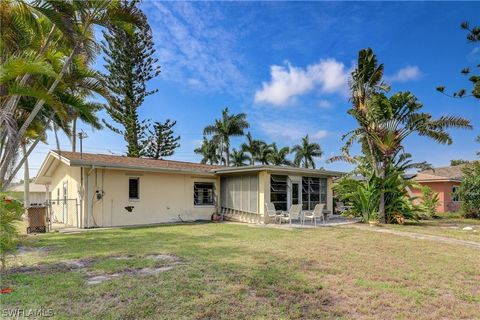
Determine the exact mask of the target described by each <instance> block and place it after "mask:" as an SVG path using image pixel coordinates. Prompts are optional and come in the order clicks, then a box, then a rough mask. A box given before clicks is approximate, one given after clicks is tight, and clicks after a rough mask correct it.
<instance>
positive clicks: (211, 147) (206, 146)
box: [194, 137, 220, 165]
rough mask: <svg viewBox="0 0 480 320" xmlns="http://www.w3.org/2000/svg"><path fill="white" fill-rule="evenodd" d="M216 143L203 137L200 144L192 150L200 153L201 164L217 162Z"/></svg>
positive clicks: (218, 158) (218, 160)
mask: <svg viewBox="0 0 480 320" xmlns="http://www.w3.org/2000/svg"><path fill="white" fill-rule="evenodd" d="M217 148H218V144H217V143H216V142H215V141H213V140H208V139H207V138H206V137H203V142H202V145H201V146H200V147H198V148H196V149H195V150H194V152H195V153H196V154H199V155H201V156H202V157H203V158H202V160H201V161H200V162H201V163H203V164H206V163H208V164H212V165H213V164H219V163H220V156H219V154H218V150H217Z"/></svg>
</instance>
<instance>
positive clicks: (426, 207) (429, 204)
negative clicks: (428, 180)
mask: <svg viewBox="0 0 480 320" xmlns="http://www.w3.org/2000/svg"><path fill="white" fill-rule="evenodd" d="M420 190H421V191H422V206H421V209H422V213H423V214H424V215H425V216H426V217H427V218H436V217H437V206H438V202H439V198H438V193H436V192H434V191H433V190H432V189H431V188H430V187H428V186H421V187H420Z"/></svg>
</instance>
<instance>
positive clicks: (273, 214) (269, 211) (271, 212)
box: [265, 202, 280, 223]
mask: <svg viewBox="0 0 480 320" xmlns="http://www.w3.org/2000/svg"><path fill="white" fill-rule="evenodd" d="M265 217H268V222H267V223H270V221H271V219H273V221H274V222H277V219H279V218H280V214H278V213H277V210H275V205H274V204H273V203H271V202H267V203H265Z"/></svg>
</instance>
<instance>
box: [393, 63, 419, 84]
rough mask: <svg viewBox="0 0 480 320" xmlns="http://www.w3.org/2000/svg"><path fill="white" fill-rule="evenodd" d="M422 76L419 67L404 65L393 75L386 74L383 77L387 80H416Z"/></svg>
mask: <svg viewBox="0 0 480 320" xmlns="http://www.w3.org/2000/svg"><path fill="white" fill-rule="evenodd" d="M421 76H422V72H421V71H420V68H419V67H417V66H406V67H405V68H402V69H400V70H398V71H397V72H396V73H395V74H394V75H392V76H387V77H385V79H386V80H387V81H388V82H407V81H410V80H417V79H419V78H420V77H421Z"/></svg>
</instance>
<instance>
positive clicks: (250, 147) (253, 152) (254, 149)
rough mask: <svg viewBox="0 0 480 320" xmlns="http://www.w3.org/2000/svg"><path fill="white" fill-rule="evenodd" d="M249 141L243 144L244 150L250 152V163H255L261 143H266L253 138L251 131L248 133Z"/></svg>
mask: <svg viewBox="0 0 480 320" xmlns="http://www.w3.org/2000/svg"><path fill="white" fill-rule="evenodd" d="M246 137H247V142H245V143H243V144H242V150H243V151H245V152H248V153H250V165H252V166H253V165H254V164H255V159H257V158H258V151H259V149H260V145H261V144H262V143H264V142H263V141H260V140H257V139H253V137H252V134H251V133H250V132H248V133H247V135H246Z"/></svg>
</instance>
